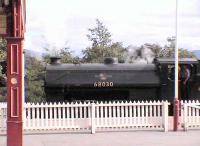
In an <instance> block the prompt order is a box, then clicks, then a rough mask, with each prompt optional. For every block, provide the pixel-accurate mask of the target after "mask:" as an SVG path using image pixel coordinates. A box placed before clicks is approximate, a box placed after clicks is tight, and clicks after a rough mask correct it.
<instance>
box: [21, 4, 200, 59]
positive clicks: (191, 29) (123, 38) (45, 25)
mask: <svg viewBox="0 0 200 146" xmlns="http://www.w3.org/2000/svg"><path fill="white" fill-rule="evenodd" d="M199 7H200V1H199V0H179V5H178V40H179V43H178V46H179V47H181V48H185V49H188V50H198V49H199V50H200V29H199V26H200V11H198V8H199ZM175 16H176V1H175V0H56V1H55V0H27V21H26V38H25V48H26V49H30V50H35V51H43V48H45V47H47V48H49V49H59V48H62V47H64V46H68V47H69V48H70V50H71V51H72V52H73V54H74V55H77V56H81V50H83V49H85V48H86V47H89V46H91V42H90V41H88V39H87V37H86V35H87V34H89V31H88V29H89V28H94V27H95V26H96V19H99V20H100V21H101V22H103V24H104V25H105V26H106V27H107V28H108V30H109V32H111V35H112V40H113V41H114V42H123V45H124V46H125V47H126V46H129V45H133V46H140V45H142V44H144V43H158V44H160V45H162V46H163V45H164V44H166V43H167V41H166V38H167V37H170V36H174V35H175V22H176V21H175V20H176V17H175Z"/></svg>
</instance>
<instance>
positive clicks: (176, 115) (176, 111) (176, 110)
mask: <svg viewBox="0 0 200 146" xmlns="http://www.w3.org/2000/svg"><path fill="white" fill-rule="evenodd" d="M178 125H179V100H178V99H175V100H174V131H177V130H178Z"/></svg>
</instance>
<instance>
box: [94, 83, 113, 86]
mask: <svg viewBox="0 0 200 146" xmlns="http://www.w3.org/2000/svg"><path fill="white" fill-rule="evenodd" d="M94 87H113V82H94Z"/></svg>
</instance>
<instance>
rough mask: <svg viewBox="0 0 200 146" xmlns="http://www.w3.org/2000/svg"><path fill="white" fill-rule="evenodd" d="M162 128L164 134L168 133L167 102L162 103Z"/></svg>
mask: <svg viewBox="0 0 200 146" xmlns="http://www.w3.org/2000/svg"><path fill="white" fill-rule="evenodd" d="M162 112H163V126H164V132H167V131H168V102H167V101H165V102H163V110H162Z"/></svg>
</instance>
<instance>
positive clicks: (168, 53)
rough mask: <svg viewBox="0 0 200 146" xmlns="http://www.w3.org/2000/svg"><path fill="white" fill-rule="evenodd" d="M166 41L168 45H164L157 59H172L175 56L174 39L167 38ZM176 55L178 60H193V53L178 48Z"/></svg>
mask: <svg viewBox="0 0 200 146" xmlns="http://www.w3.org/2000/svg"><path fill="white" fill-rule="evenodd" d="M167 41H168V45H165V47H164V48H163V49H161V51H160V53H159V55H158V57H167V58H172V57H174V56H175V44H176V38H175V37H174V36H172V37H168V38H167ZM178 53H179V57H180V58H195V55H194V53H192V52H191V51H189V50H187V49H184V48H179V49H178Z"/></svg>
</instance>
